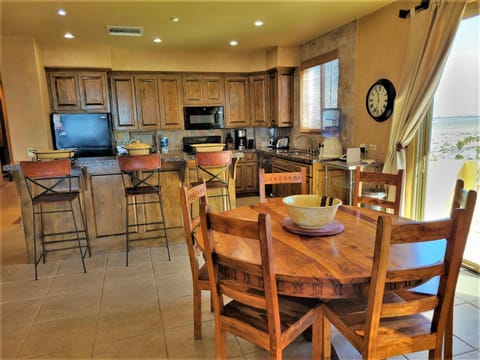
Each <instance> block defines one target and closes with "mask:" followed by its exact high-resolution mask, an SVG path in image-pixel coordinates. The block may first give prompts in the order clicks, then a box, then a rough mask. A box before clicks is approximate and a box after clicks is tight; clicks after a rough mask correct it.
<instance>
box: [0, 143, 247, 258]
mask: <svg viewBox="0 0 480 360" xmlns="http://www.w3.org/2000/svg"><path fill="white" fill-rule="evenodd" d="M232 157H233V162H232V167H233V172H232V174H233V177H232V178H231V179H230V198H231V201H232V207H234V206H235V202H236V201H235V200H236V197H235V175H236V174H235V169H236V165H237V162H238V160H239V159H241V158H242V157H243V153H242V152H240V151H234V152H233V154H232ZM194 159H195V157H194V155H192V154H189V153H184V152H171V153H167V154H162V168H161V171H162V174H161V186H162V194H163V195H162V200H163V207H164V213H165V221H166V224H167V229H168V230H167V232H168V237H169V242H170V243H175V242H181V241H185V238H184V233H183V221H182V211H181V208H180V201H179V187H180V186H181V185H182V184H188V183H189V182H191V181H194V180H195V178H194V177H196V171H193V167H194V164H195V161H194ZM3 168H4V170H6V171H9V172H10V173H11V174H12V176H13V179H14V180H15V182H16V186H17V192H18V194H19V201H20V208H21V217H22V225H23V230H24V234H25V246H26V249H27V259H28V261H29V262H33V220H32V206H31V201H30V197H29V195H28V191H27V188H26V185H25V181H24V178H23V176H22V174H21V171H20V169H19V165H5V166H4V167H3ZM72 176H74V178H75V181H74V184H75V186H77V187H78V188H79V189H80V190H81V201H82V207H83V212H84V214H85V219H86V222H87V228H88V229H87V230H88V234H89V237H90V245H91V248H92V252H93V253H99V252H108V251H123V250H124V249H125V243H124V239H125V211H126V206H125V196H124V190H123V183H122V178H121V172H120V168H119V166H118V162H117V160H116V158H115V157H105V158H79V159H74V160H72ZM210 203H211V206H212V208H213V209H214V210H218V211H220V209H221V208H222V207H221V204H220V203H219V204H217V203H216V202H215V201H211V202H210ZM135 216H139V217H142V216H145V217H146V216H148V214H146V213H143V214H139V213H137V214H135ZM71 225H72V222H71V219H68V218H62V217H56V218H54V219H48V221H46V223H45V227H46V229H47V230H48V231H50V232H52V231H57V230H58V229H65V228H69V227H70V226H71ZM142 231H143V230H142V229H139V230H138V232H139V233H142ZM145 231H146V230H145ZM148 231H150V230H148ZM148 237H150V236H148ZM163 243H164V240H163V239H158V240H148V241H139V245H135V246H142V245H145V246H151V245H162V246H163ZM73 251H74V250H73Z"/></svg>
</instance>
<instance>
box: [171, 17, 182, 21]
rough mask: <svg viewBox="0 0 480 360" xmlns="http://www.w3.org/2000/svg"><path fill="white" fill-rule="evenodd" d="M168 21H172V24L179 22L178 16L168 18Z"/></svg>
mask: <svg viewBox="0 0 480 360" xmlns="http://www.w3.org/2000/svg"><path fill="white" fill-rule="evenodd" d="M170 20H172V21H173V22H179V21H180V18H179V17H178V16H170Z"/></svg>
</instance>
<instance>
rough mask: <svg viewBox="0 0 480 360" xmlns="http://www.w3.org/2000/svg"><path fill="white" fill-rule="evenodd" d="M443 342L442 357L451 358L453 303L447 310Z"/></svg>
mask: <svg viewBox="0 0 480 360" xmlns="http://www.w3.org/2000/svg"><path fill="white" fill-rule="evenodd" d="M443 341H444V344H443V358H444V359H452V357H453V303H452V304H451V305H450V309H449V310H448V318H447V325H446V326H445V336H444V339H443Z"/></svg>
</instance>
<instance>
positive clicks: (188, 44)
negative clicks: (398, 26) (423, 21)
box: [0, 0, 394, 52]
mask: <svg viewBox="0 0 480 360" xmlns="http://www.w3.org/2000/svg"><path fill="white" fill-rule="evenodd" d="M393 1H394V0H350V1H347V0H336V1H334V0H309V1H303V0H297V1H283V0H276V1H273V0H266V1H246V0H244V1H230V0H223V1H221V0H217V1H201V0H194V1H182V0H177V1H162V0H160V1H158V0H157V1H132V0H130V1H112V0H107V1H92V0H82V1H78V0H77V1H70V0H63V1H56V0H47V1H41V0H30V1H22V0H0V6H1V9H0V10H1V33H2V35H4V36H21V37H34V38H35V39H36V40H37V41H38V43H39V44H40V45H41V46H46V45H52V46H57V45H60V46H61V45H62V44H63V45H65V44H66V42H74V43H76V44H79V45H84V44H88V45H100V46H109V47H112V48H128V49H132V50H133V49H135V50H139V51H144V50H145V51H156V50H157V49H161V50H202V51H206V50H210V51H212V50H214V51H242V52H248V51H258V50H266V49H269V48H272V47H277V46H279V47H290V46H297V45H300V44H303V43H305V42H307V41H309V40H312V39H314V38H316V37H318V36H320V35H323V34H325V33H327V32H329V31H331V30H333V29H336V28H338V27H340V26H342V25H344V24H346V23H348V22H350V21H352V20H355V19H357V18H359V17H362V16H364V15H366V14H368V13H371V12H373V11H376V10H377V9H379V8H381V7H383V6H385V5H387V4H389V3H392V2H393ZM58 8H64V9H65V10H66V11H67V15H66V16H63V17H61V16H58V15H57V14H56V11H57V10H58ZM174 16H176V17H178V18H179V21H178V22H173V21H171V19H170V18H171V17H174ZM258 19H260V20H262V21H263V22H264V26H262V27H255V26H254V25H253V23H254V21H255V20H258ZM107 25H114V26H140V27H143V28H144V31H143V36H141V37H123V36H122V37H121V36H109V35H107V32H106V27H107ZM65 32H71V33H72V34H73V35H74V36H75V38H74V39H71V40H67V39H64V38H63V35H64V33H65ZM155 37H159V38H161V39H162V42H161V43H154V42H153V39H154V38H155ZM230 40H237V41H238V45H237V46H236V47H231V46H230V45H229V41H230Z"/></svg>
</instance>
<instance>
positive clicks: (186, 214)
mask: <svg viewBox="0 0 480 360" xmlns="http://www.w3.org/2000/svg"><path fill="white" fill-rule="evenodd" d="M206 202H207V187H206V185H205V180H204V179H201V181H200V183H199V184H198V185H194V186H192V187H191V188H187V186H182V187H181V188H180V204H181V206H182V215H183V226H184V230H185V240H186V241H187V249H188V257H189V259H190V269H191V272H192V281H193V333H194V337H195V339H201V338H202V290H208V291H210V282H209V281H208V272H207V267H206V265H205V261H204V260H203V258H202V255H203V252H202V250H201V248H202V247H203V241H202V232H201V230H200V216H199V210H200V204H203V203H206ZM194 205H195V206H196V215H194V209H193V206H194ZM199 243H202V244H199Z"/></svg>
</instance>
